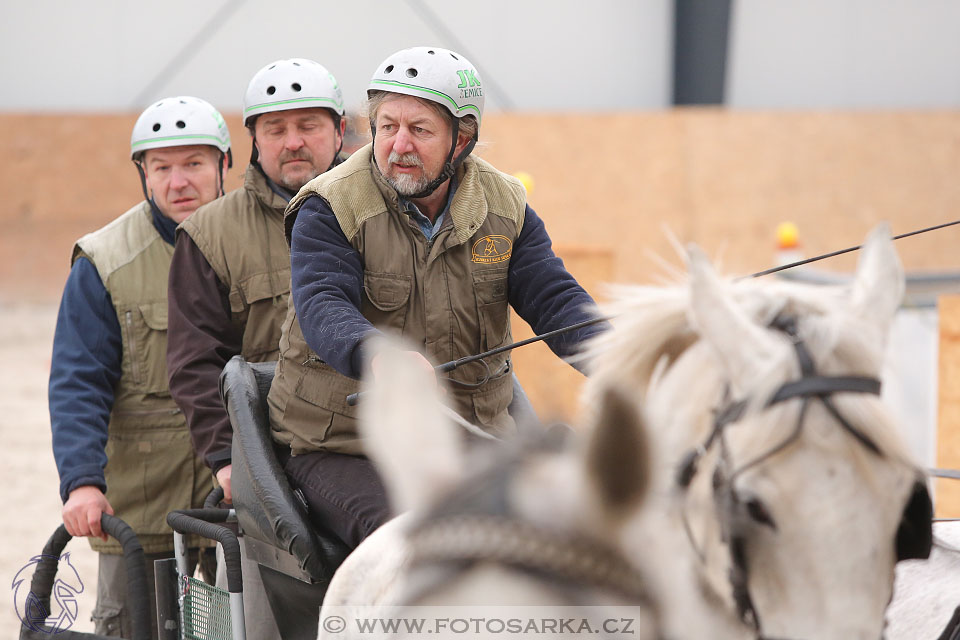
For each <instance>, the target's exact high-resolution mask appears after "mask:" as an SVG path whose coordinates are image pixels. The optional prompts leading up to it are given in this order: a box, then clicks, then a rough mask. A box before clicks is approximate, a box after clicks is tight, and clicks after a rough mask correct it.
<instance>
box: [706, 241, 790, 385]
mask: <svg viewBox="0 0 960 640" xmlns="http://www.w3.org/2000/svg"><path fill="white" fill-rule="evenodd" d="M687 256H688V266H689V270H690V313H691V322H692V323H693V325H694V326H695V328H696V329H697V330H698V332H699V334H700V336H701V337H702V338H703V339H705V340H706V341H707V342H708V343H709V344H710V345H712V346H713V348H714V350H715V351H716V352H717V354H718V355H719V356H720V362H721V363H722V364H723V366H724V367H725V369H726V372H727V376H728V377H729V379H730V383H731V385H732V386H733V391H734V392H735V393H736V394H737V395H742V394H743V392H744V391H745V390H746V389H748V388H749V387H750V386H751V385H753V384H755V383H756V381H757V379H758V375H762V373H763V370H764V368H765V363H769V361H770V359H771V357H772V356H773V355H774V354H776V352H777V350H778V349H779V348H780V345H778V343H777V342H776V341H775V340H774V339H773V338H772V337H771V336H770V335H769V334H768V333H767V332H766V331H765V330H764V329H763V328H761V327H760V326H758V325H757V324H756V323H754V322H753V321H751V320H750V318H748V317H747V315H746V314H745V313H744V312H743V311H741V310H740V309H739V308H738V307H737V306H736V304H735V303H734V301H733V300H732V298H731V296H730V294H729V293H728V292H727V291H726V290H725V288H724V285H723V283H722V282H721V281H720V278H719V277H718V276H717V274H716V272H715V271H714V270H713V267H711V266H710V261H709V260H707V257H706V255H704V253H703V251H701V250H700V248H699V247H697V246H695V245H690V246H688V247H687Z"/></svg>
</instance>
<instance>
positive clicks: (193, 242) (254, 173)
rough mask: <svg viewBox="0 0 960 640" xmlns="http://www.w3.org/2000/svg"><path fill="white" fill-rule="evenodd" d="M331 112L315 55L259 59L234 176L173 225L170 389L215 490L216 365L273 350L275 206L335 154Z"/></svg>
mask: <svg viewBox="0 0 960 640" xmlns="http://www.w3.org/2000/svg"><path fill="white" fill-rule="evenodd" d="M343 115H344V109H343V96H342V94H341V91H340V87H339V85H338V84H337V81H336V79H335V78H334V77H333V75H332V74H331V73H330V72H329V71H327V69H326V68H325V67H323V66H322V65H320V64H318V63H316V62H313V61H312V60H305V59H302V58H294V59H291V60H278V61H276V62H273V63H271V64H269V65H267V66H265V67H264V68H263V69H261V70H260V71H258V72H257V73H256V74H255V75H254V76H253V79H252V80H251V81H250V84H249V86H248V87H247V92H246V95H245V96H244V106H243V118H244V121H243V122H244V125H245V126H246V127H247V129H248V130H249V131H250V134H251V135H252V136H253V153H252V156H251V159H250V166H249V167H247V172H246V175H245V177H244V184H243V187H242V188H240V189H237V190H236V191H233V192H231V193H229V194H228V195H226V196H225V197H223V198H221V199H219V200H217V201H216V202H214V203H212V204H210V205H207V206H205V207H202V208H201V209H200V210H199V211H198V212H197V213H196V215H194V216H193V217H191V218H190V219H189V220H187V221H186V222H184V223H183V224H182V225H181V226H180V229H179V230H178V232H177V241H176V251H175V252H174V256H173V265H172V267H171V270H170V339H169V346H168V352H167V355H168V371H169V376H170V389H171V392H172V393H173V397H174V399H175V400H176V401H177V403H178V404H179V405H180V407H181V408H182V409H183V411H184V413H185V414H186V416H187V423H188V424H189V426H190V431H191V434H192V437H193V442H194V447H195V448H196V450H197V453H198V454H200V455H201V456H202V457H203V459H204V460H205V461H206V463H207V465H208V466H209V467H210V469H211V470H212V471H213V473H215V474H216V477H217V480H218V481H219V482H220V484H221V485H222V486H223V488H224V493H225V499H226V500H227V501H230V499H231V491H230V473H231V464H230V462H231V460H230V445H231V441H232V438H233V430H232V428H231V426H230V421H229V419H228V417H227V412H226V410H225V409H224V407H223V403H222V402H221V401H220V393H219V382H218V381H219V377H220V372H221V371H222V370H223V367H224V365H225V364H226V363H227V361H228V360H229V359H230V358H231V357H232V356H234V355H238V354H240V355H243V357H244V358H245V359H246V360H247V361H248V362H265V361H269V360H276V359H277V355H278V344H279V342H280V324H281V322H282V321H283V317H284V316H285V315H286V312H287V297H288V296H289V295H290V254H289V249H288V247H287V243H286V241H285V240H284V237H283V211H284V209H285V208H286V206H287V202H288V201H289V200H290V198H291V197H293V195H294V194H295V193H296V192H297V191H298V190H299V189H300V187H302V186H303V185H304V184H305V183H307V182H308V181H309V180H311V179H313V178H314V177H316V176H317V175H319V174H321V173H323V172H324V171H327V170H328V169H330V168H331V167H333V166H336V165H337V164H339V163H340V162H341V158H340V155H339V154H340V150H341V147H342V146H343V132H344V127H345V125H346V123H345V122H344V119H343Z"/></svg>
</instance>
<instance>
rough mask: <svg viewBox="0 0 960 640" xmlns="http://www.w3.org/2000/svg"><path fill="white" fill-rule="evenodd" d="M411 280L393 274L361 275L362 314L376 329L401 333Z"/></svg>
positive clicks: (405, 316)
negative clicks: (362, 293) (363, 298)
mask: <svg viewBox="0 0 960 640" xmlns="http://www.w3.org/2000/svg"><path fill="white" fill-rule="evenodd" d="M411 281H412V278H411V277H410V276H408V275H400V274H394V273H374V272H372V271H365V272H364V273H363V292H364V294H365V295H364V297H365V300H364V301H363V309H362V313H363V315H364V317H365V318H367V320H369V321H370V322H371V323H373V325H374V326H375V327H377V328H378V329H381V330H383V329H386V330H390V329H392V330H394V331H395V332H396V333H398V334H399V333H403V327H404V325H405V324H406V320H407V302H408V301H409V300H410V289H411Z"/></svg>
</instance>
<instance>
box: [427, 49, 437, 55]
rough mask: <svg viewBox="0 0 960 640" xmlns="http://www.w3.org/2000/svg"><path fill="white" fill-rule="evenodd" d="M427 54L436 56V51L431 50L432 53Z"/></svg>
mask: <svg viewBox="0 0 960 640" xmlns="http://www.w3.org/2000/svg"><path fill="white" fill-rule="evenodd" d="M427 53H429V54H430V55H436V51H434V50H433V49H431V50H430V51H427Z"/></svg>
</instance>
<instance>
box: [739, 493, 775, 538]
mask: <svg viewBox="0 0 960 640" xmlns="http://www.w3.org/2000/svg"><path fill="white" fill-rule="evenodd" d="M744 506H745V507H746V509H747V513H748V514H750V517H751V518H753V520H754V521H755V522H758V523H760V524H763V525H766V526H768V527H770V528H771V529H773V530H776V529H777V523H776V522H775V521H774V519H773V516H771V515H770V512H769V511H768V510H767V507H766V506H764V504H763V503H762V502H760V501H759V500H758V499H756V498H750V499H749V500H747V501H746V503H744Z"/></svg>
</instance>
